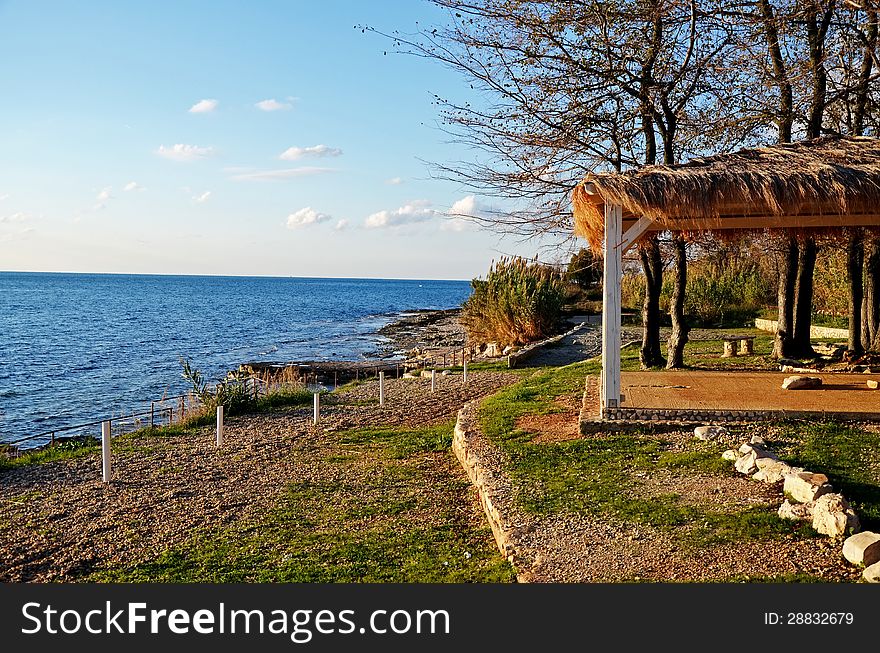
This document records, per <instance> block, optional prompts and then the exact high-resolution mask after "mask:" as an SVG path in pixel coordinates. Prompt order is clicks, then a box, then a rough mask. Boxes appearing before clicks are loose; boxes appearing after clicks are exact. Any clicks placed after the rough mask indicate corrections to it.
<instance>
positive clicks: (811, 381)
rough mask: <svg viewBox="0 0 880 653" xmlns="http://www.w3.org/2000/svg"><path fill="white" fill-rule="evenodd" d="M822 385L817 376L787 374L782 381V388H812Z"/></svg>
mask: <svg viewBox="0 0 880 653" xmlns="http://www.w3.org/2000/svg"><path fill="white" fill-rule="evenodd" d="M821 387H822V379H820V378H819V377H818V376H787V377H785V380H784V381H783V382H782V389H783V390H813V389H815V388H821Z"/></svg>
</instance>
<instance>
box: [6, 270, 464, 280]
mask: <svg viewBox="0 0 880 653" xmlns="http://www.w3.org/2000/svg"><path fill="white" fill-rule="evenodd" d="M0 274H59V275H73V274H91V275H100V276H117V277H123V276H125V277H220V278H232V279H328V280H329V279H332V280H337V281H346V280H351V281H465V282H470V281H471V279H461V278H457V279H453V278H446V279H426V278H422V277H348V276H339V277H331V276H326V277H321V276H317V277H316V276H302V275H296V274H290V275H277V274H195V273H178V272H81V271H70V270H0Z"/></svg>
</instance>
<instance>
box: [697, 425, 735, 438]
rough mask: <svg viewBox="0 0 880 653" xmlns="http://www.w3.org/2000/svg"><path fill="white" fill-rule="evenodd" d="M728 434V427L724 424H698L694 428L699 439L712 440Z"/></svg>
mask: <svg viewBox="0 0 880 653" xmlns="http://www.w3.org/2000/svg"><path fill="white" fill-rule="evenodd" d="M726 436H727V429H726V428H724V427H723V426H708V425H707V426H698V427H697V428H695V429H694V437H695V438H697V439H698V440H703V441H706V442H708V441H711V440H717V439H719V438H723V437H726Z"/></svg>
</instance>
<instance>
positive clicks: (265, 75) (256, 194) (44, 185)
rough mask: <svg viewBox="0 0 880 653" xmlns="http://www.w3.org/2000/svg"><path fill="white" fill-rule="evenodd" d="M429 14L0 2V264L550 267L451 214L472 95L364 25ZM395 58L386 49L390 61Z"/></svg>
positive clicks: (345, 272) (407, 3)
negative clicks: (454, 102) (434, 167)
mask: <svg viewBox="0 0 880 653" xmlns="http://www.w3.org/2000/svg"><path fill="white" fill-rule="evenodd" d="M442 20H443V14H442V13H441V12H439V11H438V10H437V9H436V8H434V7H432V6H431V5H430V4H428V3H427V2H422V1H420V0H390V1H387V2H386V1H383V2H365V1H359V2H355V1H350V0H325V1H323V2H305V1H288V2H259V1H255V2H248V3H246V2H195V1H182V2H149V3H133V2H88V1H87V2H77V3H73V2H41V1H39V0H33V1H27V2H25V1H8V2H3V1H2V0H0V89H2V97H3V101H2V102H0V144H2V148H3V156H2V157H0V269H2V270H32V271H76V272H130V273H169V274H235V275H280V276H285V275H294V276H345V277H348V276H353V277H394V278H470V277H473V276H476V275H478V274H482V273H484V272H485V270H486V269H487V268H488V265H489V263H490V261H491V259H492V258H493V257H497V256H498V254H499V253H520V254H533V253H534V251H535V250H536V246H535V245H529V244H523V243H519V242H517V241H515V240H509V241H508V240H502V239H500V238H499V236H497V235H495V234H492V233H489V232H485V231H480V230H477V229H475V228H474V227H473V225H470V224H467V223H464V222H463V221H461V220H450V219H449V218H447V217H444V216H443V215H442V214H443V213H445V212H448V211H449V210H450V209H452V208H453V207H455V210H460V211H463V212H467V211H479V210H481V209H485V207H486V206H487V205H488V203H487V202H486V201H485V200H484V199H482V198H480V197H474V196H472V194H471V193H470V192H468V191H465V190H463V189H461V188H459V187H457V186H456V185H455V184H452V183H449V182H443V181H438V180H432V179H430V178H429V175H430V168H429V166H428V165H426V164H425V163H424V162H423V161H450V160H460V159H463V160H467V159H468V158H469V157H472V156H473V153H471V152H469V151H468V150H467V149H466V148H463V147H462V146H460V145H452V144H449V143H447V142H446V137H445V135H444V134H443V133H442V132H441V131H440V130H439V129H438V125H437V110H436V107H435V106H433V105H432V103H431V102H432V94H433V93H437V94H440V95H445V96H452V97H456V98H464V97H466V95H465V94H466V93H467V92H468V89H467V86H466V85H465V84H464V83H463V82H462V80H461V79H460V78H458V77H457V76H456V75H455V74H453V73H452V72H450V71H448V70H446V69H444V68H442V67H440V66H438V65H436V64H433V63H432V62H429V61H425V60H423V59H417V58H413V57H407V56H402V55H397V54H393V53H392V52H391V49H392V48H391V44H390V43H389V42H388V41H386V40H385V39H383V38H381V37H379V36H377V35H375V34H370V33H367V34H364V33H362V32H361V30H359V29H354V26H355V25H360V24H369V25H372V26H375V27H377V28H379V29H382V30H384V31H393V30H394V29H400V30H401V31H404V32H407V31H413V30H414V29H415V24H416V21H419V23H420V24H422V25H424V24H429V23H436V22H438V21H442ZM385 52H387V53H388V54H387V55H386V54H384V53H385Z"/></svg>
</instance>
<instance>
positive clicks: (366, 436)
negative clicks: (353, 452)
mask: <svg viewBox="0 0 880 653" xmlns="http://www.w3.org/2000/svg"><path fill="white" fill-rule="evenodd" d="M454 428H455V422H454V421H449V422H444V423H442V424H436V425H433V426H428V427H423V428H418V429H408V428H392V427H381V428H362V429H354V430H351V431H343V432H341V433H340V434H339V441H340V442H341V443H342V444H354V445H367V446H379V447H381V448H382V449H383V450H384V451H385V453H386V454H387V455H388V456H389V457H390V458H393V459H401V458H408V457H410V456H412V455H413V454H417V453H427V452H433V451H448V450H449V448H450V447H451V446H452V431H453V429H454Z"/></svg>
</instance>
